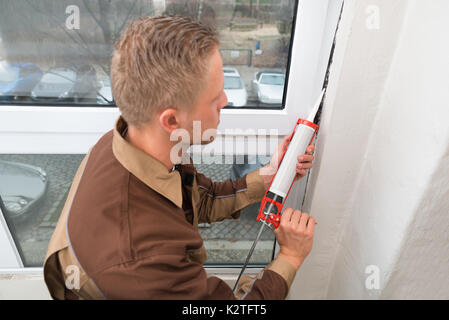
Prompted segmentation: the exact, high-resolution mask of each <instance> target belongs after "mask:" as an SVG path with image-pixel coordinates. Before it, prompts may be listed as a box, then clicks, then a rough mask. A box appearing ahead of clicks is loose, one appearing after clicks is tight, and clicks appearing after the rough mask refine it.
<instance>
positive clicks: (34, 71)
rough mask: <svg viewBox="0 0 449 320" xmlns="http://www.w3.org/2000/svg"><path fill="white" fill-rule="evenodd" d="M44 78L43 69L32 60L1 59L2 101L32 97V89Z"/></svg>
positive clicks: (0, 87) (0, 82)
mask: <svg viewBox="0 0 449 320" xmlns="http://www.w3.org/2000/svg"><path fill="white" fill-rule="evenodd" d="M41 78H42V71H41V70H40V69H39V67H38V66H36V65H35V64H33V63H30V62H13V63H8V62H6V61H5V60H3V61H0V101H21V100H28V99H30V95H31V90H32V89H33V88H34V86H35V85H36V84H37V83H38V82H39V80H40V79H41Z"/></svg>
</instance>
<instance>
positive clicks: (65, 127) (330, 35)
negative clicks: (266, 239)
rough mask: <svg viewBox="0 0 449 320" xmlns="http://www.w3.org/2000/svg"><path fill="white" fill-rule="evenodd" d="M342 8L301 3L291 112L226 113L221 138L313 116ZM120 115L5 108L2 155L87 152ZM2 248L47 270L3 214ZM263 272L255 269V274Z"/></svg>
mask: <svg viewBox="0 0 449 320" xmlns="http://www.w3.org/2000/svg"><path fill="white" fill-rule="evenodd" d="M342 4H343V0H299V3H298V12H297V15H296V25H295V30H294V40H293V46H292V51H291V57H290V70H289V78H288V84H287V95H286V104H285V108H284V109H283V110H261V109H254V110H251V109H223V110H222V113H221V122H220V126H219V128H218V129H219V136H218V138H219V139H224V138H225V135H224V131H225V130H226V129H236V128H239V129H244V130H245V129H247V128H248V126H249V124H250V125H251V129H254V131H255V132H257V130H260V129H265V130H269V129H275V130H277V132H278V135H279V137H278V138H279V139H281V138H282V137H283V136H285V135H287V134H290V133H291V130H292V129H293V127H294V125H295V123H296V120H297V119H298V118H299V117H305V116H306V115H307V114H308V113H309V111H310V109H311V104H312V103H313V101H314V100H315V99H316V98H317V97H318V95H319V93H320V92H321V88H322V85H323V82H324V79H325V73H326V70H327V66H328V61H329V54H330V51H331V47H332V42H333V39H334V34H335V30H336V26H337V23H338V20H339V16H340V11H341V7H342ZM304 44H307V45H304ZM118 116H119V111H118V109H117V108H110V107H64V106H61V107H59V106H58V107H55V106H17V105H14V106H12V105H11V106H5V105H1V106H0V154H85V153H87V151H88V149H89V148H90V147H91V146H92V145H94V144H95V143H96V141H97V140H98V139H99V138H100V137H101V136H102V135H103V134H104V133H105V132H107V131H109V130H111V128H112V127H113V125H114V123H115V121H116V119H117V118H118ZM232 135H233V134H231V136H232ZM248 136H251V134H249V135H248ZM226 138H229V135H228V134H227V135H226ZM250 138H256V137H250ZM299 201H300V199H298V198H294V197H290V198H289V199H288V202H289V203H292V204H293V205H295V204H298V203H299ZM0 214H1V212H0ZM0 248H2V249H1V250H0V253H1V254H0V271H1V270H8V273H15V272H17V273H21V274H23V272H27V271H26V270H29V272H30V273H35V272H36V270H41V269H42V268H25V267H24V266H23V262H22V261H21V257H20V256H19V254H18V251H17V248H16V245H15V244H14V241H13V238H12V237H11V234H10V232H9V230H8V227H7V224H6V221H5V219H4V218H3V215H0ZM206 269H207V270H208V272H209V273H213V274H215V275H218V276H222V277H223V278H224V279H226V280H227V281H230V280H232V279H234V278H235V277H236V275H237V274H238V272H239V271H240V268H237V267H236V268H229V267H223V268H221V267H220V268H216V267H210V268H206ZM259 270H260V268H253V269H252V270H251V271H249V272H250V273H254V272H258V271H259Z"/></svg>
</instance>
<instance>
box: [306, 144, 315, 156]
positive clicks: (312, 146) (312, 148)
mask: <svg viewBox="0 0 449 320" xmlns="http://www.w3.org/2000/svg"><path fill="white" fill-rule="evenodd" d="M314 152H315V146H314V145H313V144H311V145H310V146H308V147H307V153H308V154H313V153H314Z"/></svg>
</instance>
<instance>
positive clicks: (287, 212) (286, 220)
mask: <svg viewBox="0 0 449 320" xmlns="http://www.w3.org/2000/svg"><path fill="white" fill-rule="evenodd" d="M292 214H293V209H292V208H287V209H285V210H284V212H283V213H282V216H281V225H283V226H285V225H287V224H288V223H289V222H290V219H291V217H292Z"/></svg>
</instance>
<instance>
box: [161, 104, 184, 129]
mask: <svg viewBox="0 0 449 320" xmlns="http://www.w3.org/2000/svg"><path fill="white" fill-rule="evenodd" d="M159 125H160V126H161V127H162V128H163V129H164V130H165V131H167V132H168V133H169V134H170V133H171V132H172V131H173V130H176V129H178V128H180V119H179V111H178V110H177V109H174V108H167V109H164V110H163V111H162V112H161V113H160V114H159Z"/></svg>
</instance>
